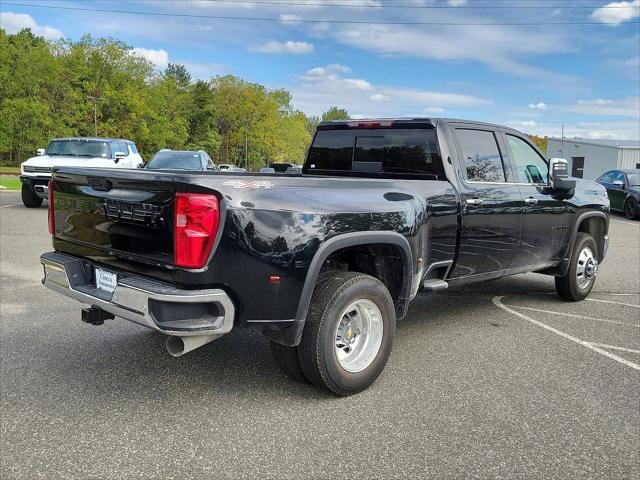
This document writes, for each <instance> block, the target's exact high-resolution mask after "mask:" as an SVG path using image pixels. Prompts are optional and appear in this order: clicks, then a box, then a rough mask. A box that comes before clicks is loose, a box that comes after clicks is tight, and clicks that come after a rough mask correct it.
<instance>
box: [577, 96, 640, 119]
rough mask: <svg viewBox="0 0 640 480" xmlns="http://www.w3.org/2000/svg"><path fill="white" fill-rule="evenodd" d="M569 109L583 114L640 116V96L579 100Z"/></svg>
mask: <svg viewBox="0 0 640 480" xmlns="http://www.w3.org/2000/svg"><path fill="white" fill-rule="evenodd" d="M566 109H567V110H569V111H571V112H575V113H580V114H583V115H598V116H622V117H636V118H640V97H625V98H618V99H615V100H612V99H606V98H597V99H593V100H578V101H577V102H576V103H575V104H574V105H569V106H567V107H566Z"/></svg>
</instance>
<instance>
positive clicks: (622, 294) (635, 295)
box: [591, 292, 640, 297]
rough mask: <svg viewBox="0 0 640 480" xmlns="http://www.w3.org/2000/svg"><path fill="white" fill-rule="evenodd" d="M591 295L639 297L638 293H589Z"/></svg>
mask: <svg viewBox="0 0 640 480" xmlns="http://www.w3.org/2000/svg"><path fill="white" fill-rule="evenodd" d="M591 295H612V296H617V297H640V293H606V292H603V293H600V292H591Z"/></svg>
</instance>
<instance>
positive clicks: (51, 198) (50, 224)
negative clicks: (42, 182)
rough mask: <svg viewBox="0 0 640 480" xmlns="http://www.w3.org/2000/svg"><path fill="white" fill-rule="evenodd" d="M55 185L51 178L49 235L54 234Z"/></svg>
mask: <svg viewBox="0 0 640 480" xmlns="http://www.w3.org/2000/svg"><path fill="white" fill-rule="evenodd" d="M55 186H56V185H55V183H54V182H53V178H52V179H51V180H49V212H48V214H49V233H50V234H51V235H55V234H56V215H55V211H54V208H53V190H54V188H55Z"/></svg>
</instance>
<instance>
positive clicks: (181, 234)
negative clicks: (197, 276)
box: [173, 193, 220, 269]
mask: <svg viewBox="0 0 640 480" xmlns="http://www.w3.org/2000/svg"><path fill="white" fill-rule="evenodd" d="M174 209H175V217H174V220H175V221H174V231H173V253H174V263H175V265H176V266H177V267H182V268H195V269H199V268H204V267H205V266H206V264H207V260H208V259H209V254H210V253H211V247H213V242H214V241H215V238H216V233H217V232H218V225H219V223H220V205H219V201H218V197H216V196H215V195H209V194H205V193H176V202H175V207H174Z"/></svg>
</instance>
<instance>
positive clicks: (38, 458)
mask: <svg viewBox="0 0 640 480" xmlns="http://www.w3.org/2000/svg"><path fill="white" fill-rule="evenodd" d="M19 203H20V201H19V196H18V195H16V194H13V193H7V192H3V193H2V194H0V274H1V276H0V280H1V286H2V292H1V297H2V298H1V311H0V314H1V322H2V323H1V327H2V328H1V332H0V346H1V351H0V360H1V378H0V387H1V392H0V395H1V406H0V415H1V418H0V420H1V430H0V442H1V443H0V462H1V464H0V477H1V478H3V479H14V478H16V479H18V478H19V479H38V478H46V479H53V478H100V479H107V478H108V479H116V478H123V479H128V478H163V479H165V478H181V479H184V478H314V479H315V478H318V479H322V478H384V479H388V478H429V477H431V478H562V479H571V478H576V479H585V478H607V479H614V478H620V479H630V478H640V398H639V393H640V222H631V221H628V220H626V219H625V218H624V217H620V216H613V217H612V218H613V220H612V222H611V228H610V234H611V249H610V251H609V257H608V258H607V260H606V262H605V263H604V264H603V265H602V266H601V269H600V273H599V278H598V281H597V283H596V286H595V289H594V291H593V293H592V295H591V296H590V297H589V299H588V300H586V301H583V302H580V303H575V304H569V303H563V302H562V301H560V299H559V298H558V297H557V296H556V295H555V294H554V287H553V279H552V278H551V277H546V276H542V275H536V274H529V275H519V276H514V277H510V278H506V279H503V280H500V281H495V282H490V283H486V284H482V285H478V286H474V287H467V288H464V289H457V290H450V291H446V292H445V293H440V294H437V295H422V296H420V297H418V298H417V300H416V301H415V302H414V303H413V304H412V306H411V309H410V313H409V316H408V318H407V319H406V320H405V321H403V322H402V323H400V324H399V325H398V330H397V334H396V341H395V345H394V351H393V353H392V355H391V358H390V361H389V364H388V366H387V368H386V370H385V372H384V373H383V374H382V376H381V377H380V378H379V380H378V381H377V382H376V383H375V384H374V385H373V386H372V388H370V389H369V390H367V391H366V392H364V393H362V394H359V395H356V396H354V397H350V398H335V397H332V396H329V395H327V394H325V393H323V392H321V391H318V390H317V389H315V388H313V387H311V386H307V385H299V384H295V383H292V382H290V381H289V380H288V379H287V378H285V377H284V375H283V374H281V373H280V371H279V370H278V368H277V367H276V365H275V363H274V362H273V360H272V359H271V355H270V352H269V347H268V344H267V342H266V341H265V340H264V339H263V338H262V337H261V336H260V334H258V333H248V332H247V331H239V332H238V331H234V332H232V333H231V334H229V335H227V336H225V337H223V338H221V339H220V340H218V341H216V342H214V343H211V344H209V345H207V346H205V347H203V348H201V349H198V350H195V351H193V352H191V353H189V354H188V355H185V356H184V357H180V358H173V357H171V356H169V355H168V354H167V353H166V352H165V350H164V348H163V337H162V336H161V335H160V334H156V333H154V332H151V331H149V330H146V329H144V328H142V327H138V326H136V325H133V324H130V323H128V322H125V321H121V320H115V321H111V322H107V323H106V324H105V325H103V326H100V327H94V326H90V325H85V324H83V323H81V322H80V310H79V305H78V304H76V303H75V302H74V301H72V300H70V299H66V298H63V297H61V296H59V295H56V294H54V293H53V292H50V291H48V290H46V289H45V288H44V287H42V285H41V284H40V278H41V269H40V265H39V262H38V257H39V255H40V254H41V253H42V252H45V251H47V250H49V249H50V239H49V235H48V233H47V225H46V223H47V216H46V209H45V208H41V209H26V208H24V207H22V206H21V205H20V204H19Z"/></svg>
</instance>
